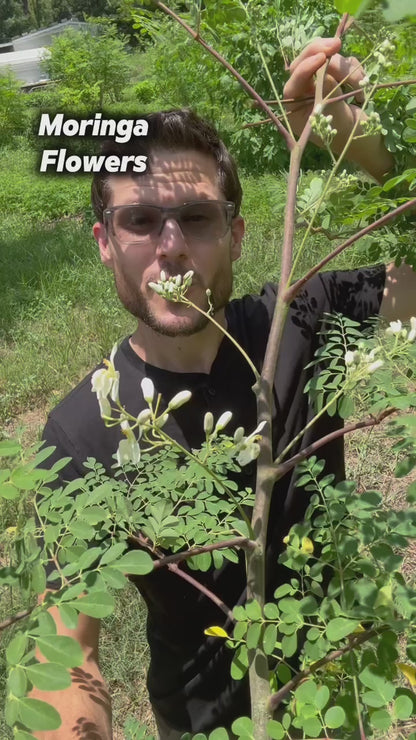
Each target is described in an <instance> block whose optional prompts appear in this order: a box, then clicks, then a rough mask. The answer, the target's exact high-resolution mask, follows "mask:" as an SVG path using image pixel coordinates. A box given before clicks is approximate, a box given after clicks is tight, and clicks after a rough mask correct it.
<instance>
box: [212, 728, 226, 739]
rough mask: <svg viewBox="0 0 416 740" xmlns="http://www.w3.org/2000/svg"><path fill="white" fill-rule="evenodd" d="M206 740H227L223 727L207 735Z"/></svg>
mask: <svg viewBox="0 0 416 740" xmlns="http://www.w3.org/2000/svg"><path fill="white" fill-rule="evenodd" d="M208 740H228V732H227V730H226V729H225V728H224V727H217V729H216V730H213V731H212V732H210V734H209V735H208Z"/></svg>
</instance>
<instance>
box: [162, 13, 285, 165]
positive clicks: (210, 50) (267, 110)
mask: <svg viewBox="0 0 416 740" xmlns="http://www.w3.org/2000/svg"><path fill="white" fill-rule="evenodd" d="M154 5H156V7H157V8H159V10H161V11H162V12H163V13H165V14H166V15H169V16H170V17H171V18H173V19H174V20H175V21H176V22H177V23H179V25H181V26H182V28H184V29H185V31H187V33H189V34H190V36H192V38H193V39H194V40H195V41H197V42H198V44H200V45H201V46H202V47H203V48H204V49H205V51H207V52H208V53H209V54H211V56H213V57H214V59H216V60H217V61H218V62H220V64H222V66H223V67H225V69H227V70H228V71H229V72H230V73H231V74H232V75H233V77H235V79H236V80H237V81H238V82H239V83H240V85H241V87H242V88H243V90H245V91H246V93H248V94H249V95H250V97H252V98H253V99H254V100H255V102H256V104H257V105H258V107H259V108H261V109H262V110H263V111H264V112H265V113H267V115H268V116H269V118H270V120H271V121H272V122H273V123H274V125H275V126H276V128H277V129H278V131H279V132H280V134H281V135H282V136H283V138H284V140H285V142H286V146H287V148H288V149H289V151H292V149H293V147H294V144H295V142H294V140H293V138H292V136H291V135H290V134H289V132H288V131H287V130H286V128H285V127H284V126H283V124H282V123H281V121H280V120H279V117H278V116H277V115H276V114H275V113H274V112H273V111H272V110H271V108H269V106H268V105H267V104H266V103H265V102H264V100H263V98H262V97H261V95H259V94H258V93H257V92H256V91H255V89H254V88H253V87H251V85H250V84H249V83H248V82H247V80H245V79H244V77H242V75H240V74H239V72H237V70H236V69H235V68H234V67H233V66H232V65H231V64H230V63H229V62H227V60H226V59H225V58H224V57H223V56H222V55H221V54H219V52H218V51H216V50H215V49H214V48H213V47H212V46H210V45H209V44H208V43H207V42H206V41H204V39H203V38H202V37H201V36H200V35H199V32H197V31H194V29H193V28H191V26H189V25H188V24H187V23H186V22H185V21H184V20H183V19H182V18H181V17H180V16H178V15H177V14H176V13H175V12H174V11H173V10H171V9H170V8H168V7H167V6H166V5H164V4H163V3H161V2H158V1H157V0H155V2H154Z"/></svg>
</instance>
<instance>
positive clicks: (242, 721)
mask: <svg viewBox="0 0 416 740" xmlns="http://www.w3.org/2000/svg"><path fill="white" fill-rule="evenodd" d="M231 730H232V731H233V732H234V734H235V735H248V736H250V735H253V733H254V725H253V720H251V719H250V717H239V718H238V719H236V720H234V722H233V723H232V725H231Z"/></svg>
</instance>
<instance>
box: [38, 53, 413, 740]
mask: <svg viewBox="0 0 416 740" xmlns="http://www.w3.org/2000/svg"><path fill="white" fill-rule="evenodd" d="M339 46H340V43H339V41H338V40H336V39H334V40H318V41H317V42H314V43H313V44H311V45H310V46H309V47H308V49H307V50H305V52H303V54H302V55H301V56H300V57H299V58H298V59H297V60H296V61H295V63H294V64H293V66H292V70H291V72H292V76H291V79H290V80H289V82H288V84H287V86H286V90H285V95H286V97H289V98H292V97H293V98H302V97H304V96H305V95H308V94H310V92H311V87H313V75H314V73H315V71H316V70H317V69H318V68H319V67H320V66H321V65H322V63H323V62H324V61H325V59H326V58H327V57H331V56H332V55H333V56H332V60H331V62H330V67H329V71H330V72H331V74H332V75H333V76H334V77H335V78H336V79H341V78H343V77H344V76H345V72H346V71H347V69H348V70H350V69H351V68H355V67H356V64H355V63H354V61H350V62H349V63H348V62H346V61H345V60H342V57H340V56H339V55H338V53H337V52H338V51H339ZM354 76H355V77H354ZM359 76H360V72H359V71H358V72H357V71H355V72H354V73H353V78H354V79H353V80H352V81H353V83H356V82H357V81H358V79H359ZM309 113H310V110H309V111H307V112H306V113H305V111H304V110H301V111H298V112H294V113H293V116H292V117H291V120H292V121H293V127H294V128H295V129H297V128H298V127H299V126H300V125H301V123H302V119H304V118H305V116H306V117H307V115H309ZM332 113H333V116H334V121H333V125H334V127H335V128H336V129H337V131H338V135H337V137H336V139H335V142H334V149H335V150H339V149H340V148H341V147H342V145H343V142H344V141H345V139H346V137H347V135H348V132H349V130H350V129H351V125H352V121H353V120H354V118H355V116H356V115H358V114H359V109H358V108H354V107H351V108H350V107H348V106H347V105H346V104H345V103H339V104H337V105H334V106H333V110H332ZM149 122H150V129H149V136H148V137H147V139H146V144H145V145H143V143H142V142H140V152H141V153H146V154H148V155H149V163H150V166H149V169H148V170H147V172H146V173H145V174H143V175H139V176H132V175H131V174H126V175H124V176H113V175H112V176H109V177H105V178H104V177H102V176H99V177H97V178H96V179H95V181H94V184H93V189H92V199H93V205H94V208H95V212H96V214H97V219H98V220H97V223H96V224H95V225H94V228H93V231H94V236H95V238H96V240H97V243H98V246H99V250H100V255H101V260H102V262H103V264H104V265H106V266H107V267H109V268H110V269H111V270H112V271H113V274H114V279H115V283H116V287H117V291H118V294H119V297H120V299H121V301H122V302H123V304H124V305H125V307H126V308H127V309H128V310H129V311H130V312H131V313H132V314H133V315H134V316H135V317H136V318H137V322H138V323H137V329H136V330H135V332H134V333H133V334H132V336H131V337H129V338H127V339H125V340H124V342H123V343H122V345H121V346H120V348H119V350H118V352H117V354H116V357H115V360H114V361H115V365H116V368H117V369H118V370H119V371H120V377H121V384H120V400H121V402H122V404H123V405H125V406H126V408H127V409H128V410H129V412H130V413H132V414H134V415H137V414H138V413H139V412H140V410H141V409H142V408H144V401H143V399H142V398H141V393H140V380H141V379H142V378H143V377H144V376H147V377H151V378H152V380H153V382H154V384H155V386H156V388H157V390H158V392H160V393H161V394H162V397H163V398H164V400H165V401H168V400H169V399H170V398H171V397H172V396H173V395H174V394H175V393H176V392H177V391H180V390H183V389H184V388H187V389H188V390H191V391H192V399H191V401H190V402H189V403H188V404H186V406H185V407H182V408H181V409H178V410H177V411H176V412H175V413H173V414H172V415H171V419H170V421H169V424H170V427H169V428H167V431H168V432H170V433H171V434H172V436H174V437H175V438H176V439H178V441H180V442H181V443H182V444H185V445H187V446H188V447H190V446H197V445H199V444H200V442H201V441H202V438H203V430H202V419H203V415H204V412H205V411H207V410H210V411H212V412H213V414H214V417H218V416H219V415H220V414H221V413H222V412H224V411H225V410H232V412H233V424H234V428H235V427H238V426H244V428H245V429H246V430H247V431H248V432H250V431H252V430H253V429H254V427H255V425H256V410H255V399H254V395H253V394H252V392H251V386H252V384H253V375H252V372H251V370H250V368H249V367H248V366H247V365H245V363H244V362H243V361H242V359H241V356H240V355H239V354H238V352H237V351H236V350H235V348H234V346H233V345H232V344H231V343H230V342H229V341H228V340H226V339H224V338H223V335H222V333H221V332H220V330H219V329H218V328H217V327H215V326H214V325H213V324H212V323H210V322H208V321H205V319H204V318H201V315H200V314H199V313H198V312H197V311H195V310H193V309H188V308H187V307H185V306H183V305H181V304H178V303H172V302H168V301H166V300H165V299H164V298H162V297H161V296H160V295H158V294H157V293H156V292H154V291H153V290H152V289H151V288H150V287H149V283H150V282H156V281H157V280H158V278H159V275H160V271H161V270H164V271H165V272H166V274H167V275H169V276H171V275H177V274H182V275H184V274H185V273H186V272H187V271H189V270H193V272H194V280H193V282H192V287H191V289H190V291H189V297H190V298H191V299H192V300H193V302H194V303H196V304H197V305H199V306H201V307H206V289H207V288H209V289H210V290H211V300H212V303H213V305H214V309H215V318H216V321H217V322H218V323H219V324H220V325H221V326H223V327H227V328H228V331H229V332H230V333H231V334H232V335H233V336H234V337H235V338H236V339H237V340H238V341H239V342H240V344H241V345H242V346H243V347H244V349H245V350H246V352H247V353H248V354H249V355H250V357H251V359H252V361H253V362H254V363H255V364H256V366H257V367H258V369H260V368H261V364H262V360H263V357H264V350H265V345H266V342H267V335H268V330H269V326H270V318H271V313H272V310H273V305H274V301H275V288H274V287H273V286H270V285H268V286H266V287H265V289H264V291H263V293H262V295H261V296H260V297H258V296H257V297H256V296H247V297H245V298H244V299H242V300H239V301H234V302H231V303H229V302H228V301H229V298H230V294H231V289H232V263H233V262H234V261H235V260H236V259H238V257H239V256H240V251H241V242H242V238H243V233H244V222H243V219H242V217H241V216H240V215H239V206H240V200H241V189H240V185H239V182H238V177H237V173H236V171H235V166H234V163H233V161H232V159H231V158H230V156H229V154H228V152H227V151H226V150H225V147H224V146H223V144H222V143H221V142H220V141H219V140H218V138H217V137H216V134H215V132H214V131H213V130H212V129H211V128H210V127H209V126H207V125H206V124H205V123H204V122H202V121H200V120H199V119H197V118H196V117H195V116H193V115H191V114H188V113H187V112H183V111H179V112H178V111H176V112H171V113H167V114H155V115H153V116H150V117H149ZM352 157H353V158H354V159H356V160H357V161H358V162H359V163H360V164H361V165H362V166H364V167H365V168H366V169H367V170H368V171H369V172H371V173H372V174H373V175H374V176H376V177H378V178H381V177H382V176H383V175H384V174H385V173H386V172H387V171H388V170H389V168H390V167H391V164H392V163H391V159H390V155H389V154H388V153H387V152H386V150H385V149H384V147H383V144H382V141H381V139H379V138H378V137H374V138H372V139H371V140H365V143H364V144H363V143H361V145H360V144H359V143H357V144H355V145H354V148H353V151H352ZM228 203H232V204H233V206H228V205H227V204H228ZM188 204H191V205H188ZM139 206H140V208H139ZM142 206H146V208H145V209H143V208H142ZM190 208H191V210H189V209H190ZM192 208H193V209H195V210H192ZM201 222H202V226H201ZM398 278H400V279H401V289H400V293H398V291H396V290H395V288H396V284H397V279H398ZM413 290H414V281H413V275H410V273H409V271H408V270H407V269H405V268H403V269H402V270H395V269H394V268H392V267H391V268H388V270H387V274H386V271H385V269H384V268H382V267H377V268H371V269H369V270H360V271H354V272H343V273H328V274H326V275H324V276H322V277H321V276H319V277H317V278H315V279H314V280H312V281H311V282H310V284H308V285H307V286H306V288H305V290H304V291H303V292H302V294H301V295H300V296H299V297H298V299H296V301H294V303H293V304H292V307H291V310H290V314H289V318H288V322H287V327H286V329H285V334H284V338H283V346H282V353H281V359H280V361H279V365H278V368H277V373H276V382H275V395H274V403H275V412H276V413H275V429H274V442H275V447H276V449H283V448H284V446H285V445H286V444H287V442H288V441H289V440H290V439H292V438H293V436H294V435H296V433H297V432H299V430H300V429H302V427H303V426H304V425H305V423H306V421H307V419H308V413H309V410H308V407H307V403H306V398H305V395H304V394H303V388H304V384H305V381H306V379H307V374H306V373H305V371H304V367H305V366H306V364H307V363H308V362H309V361H310V359H311V357H312V356H313V352H314V349H315V348H316V346H317V343H316V333H317V331H318V330H319V329H320V320H321V318H322V316H323V314H324V313H325V312H328V311H330V312H331V311H332V312H334V311H343V312H344V313H346V314H347V315H349V316H351V317H352V318H355V319H357V320H359V321H361V322H362V321H364V320H365V319H366V318H367V317H368V316H370V315H374V314H376V313H378V312H379V311H381V312H382V314H383V315H384V316H385V317H386V318H388V319H389V318H399V317H401V318H408V317H409V316H410V313H411V293H412V291H413ZM338 424H339V422H338V421H337V420H336V419H323V420H322V421H321V422H320V423H319V424H318V425H316V426H315V427H314V428H313V431H312V432H308V433H307V434H305V435H304V436H303V438H302V446H304V445H305V444H307V443H309V442H310V441H312V440H313V439H314V438H317V437H320V436H322V435H323V434H324V433H328V432H329V431H331V430H332V429H335V428H336V427H337V425H338ZM231 431H232V430H231ZM44 438H45V440H46V441H47V442H48V443H49V444H53V445H55V446H56V448H57V450H56V453H55V459H56V458H60V457H63V456H66V455H69V456H71V457H72V462H71V463H70V464H69V465H68V466H67V468H66V470H65V471H64V473H63V478H64V479H67V480H68V479H71V478H73V477H78V476H79V475H82V473H83V468H82V463H83V461H84V460H85V459H86V458H87V457H88V456H93V457H96V458H97V459H98V460H99V461H101V462H102V463H103V464H104V465H105V467H106V468H107V470H110V468H111V465H112V463H113V455H114V453H115V451H116V449H117V445H118V442H119V439H120V431H119V429H118V428H113V429H106V428H105V427H104V424H103V422H102V421H101V419H100V417H99V409H98V404H97V402H96V399H95V397H94V395H93V394H92V393H91V376H88V377H87V378H86V379H85V380H84V381H83V382H82V383H81V384H80V385H79V386H78V387H77V388H76V389H75V390H74V391H73V392H72V393H71V394H70V395H69V396H68V397H67V399H65V400H64V401H63V402H62V403H61V404H60V405H59V406H58V407H57V409H55V410H54V412H52V414H51V416H50V419H49V421H48V424H47V426H46V429H45V433H44ZM322 454H323V455H324V456H325V458H326V461H327V469H326V472H328V471H329V472H334V473H335V474H336V475H337V476H338V478H339V477H340V476H342V468H343V463H342V459H343V458H342V445H340V444H339V443H336V444H333V445H332V446H331V447H330V448H326V450H325V452H324V451H323V452H322ZM253 476H254V471H253V469H248V470H247V468H244V469H243V471H242V476H241V479H240V483H241V484H242V485H249V484H251V485H252V484H253ZM305 506H306V499H305V498H304V499H302V497H301V496H300V495H299V492H296V493H295V490H294V486H293V477H292V475H289V476H287V477H286V478H284V479H283V480H282V481H280V482H279V485H278V488H277V491H276V492H275V495H274V497H273V502H272V510H271V517H270V527H269V537H268V541H269V551H268V571H267V578H268V582H267V590H268V593H272V592H273V589H274V588H276V586H277V585H278V584H279V583H281V582H282V581H284V580H285V578H286V577H287V576H286V574H285V572H284V570H283V569H282V568H280V567H279V566H278V565H277V555H278V552H279V549H280V547H281V542H282V539H283V536H284V535H285V534H286V532H287V530H288V528H289V527H290V525H291V524H292V523H294V522H295V521H299V519H301V518H302V516H303V513H304V510H305ZM240 566H241V563H240ZM240 566H239V565H233V564H230V563H227V564H226V565H224V567H223V568H222V569H221V570H220V571H209V572H208V573H203V574H202V573H201V574H198V578H199V580H201V581H202V582H203V583H204V584H205V585H206V586H208V587H212V589H213V590H214V591H215V593H216V594H217V595H219V596H220V597H222V598H223V599H224V601H225V602H226V603H228V604H229V605H231V606H233V605H234V604H236V603H238V602H239V601H244V587H243V586H244V583H243V573H242V567H240ZM135 580H136V581H137V584H138V586H139V588H140V590H141V592H142V594H143V596H144V598H145V600H146V602H147V605H148V609H149V621H148V636H149V644H150V648H151V667H150V671H149V678H148V684H149V693H150V698H151V701H152V704H153V707H154V711H155V716H156V721H157V724H158V727H159V732H160V737H161V738H162V740H176V739H177V738H179V737H180V736H181V734H182V732H186V731H191V732H198V731H201V732H209V731H210V730H212V729H213V728H215V727H217V726H225V727H228V728H229V727H230V726H231V724H232V721H233V720H234V719H235V718H236V717H238V716H240V715H242V714H247V713H248V712H249V702H248V689H247V684H246V683H245V682H235V681H232V680H231V678H230V674H229V665H230V659H231V652H230V651H228V650H227V649H226V648H225V647H224V645H223V643H222V642H221V645H218V642H219V641H216V640H212V639H207V638H206V637H205V636H204V634H203V630H204V628H205V627H207V626H209V625H211V624H218V623H219V619H221V616H222V615H221V612H219V610H218V609H217V608H216V607H215V606H214V605H213V604H212V603H211V602H209V600H207V599H206V598H205V597H203V596H201V594H199V593H197V592H195V591H194V590H193V589H192V588H191V587H190V586H188V585H187V584H186V583H184V582H182V581H180V580H179V579H177V578H176V577H175V575H174V574H171V573H169V572H168V571H164V570H160V571H158V572H154V573H152V574H150V575H149V576H146V577H143V578H140V579H139V578H137V579H135ZM52 613H53V615H54V618H55V620H56V623H57V627H58V630H59V632H60V633H62V634H72V636H74V637H76V638H77V639H78V641H79V642H80V644H81V646H82V648H83V651H84V655H85V662H84V665H83V666H82V668H81V669H79V670H78V669H77V670H76V671H74V680H73V684H72V686H71V688H70V689H67V690H66V691H63V692H53V693H51V694H49V695H47V694H45V693H43V694H42V693H41V692H36V694H34V695H38V696H39V698H43V699H44V700H46V701H50V702H51V703H53V705H54V706H55V707H56V708H57V709H58V710H59V712H60V713H61V716H62V719H63V725H62V727H61V729H60V730H58V731H56V732H46V733H40V734H38V735H37V736H38V737H39V738H45V739H46V740H49V739H50V740H53V739H56V738H59V739H62V740H67V739H68V740H70V738H84V739H87V738H97V739H98V738H100V740H107V738H108V739H109V738H111V721H110V703H109V699H108V696H107V694H106V691H105V686H104V683H103V679H102V677H101V674H100V671H99V668H98V632H99V625H98V622H97V620H94V619H92V618H89V617H86V616H85V615H80V617H79V623H78V627H77V629H76V630H74V631H73V632H70V631H69V630H68V629H66V628H65V626H64V625H63V624H62V621H61V620H60V618H59V614H58V612H57V610H56V609H54V610H52Z"/></svg>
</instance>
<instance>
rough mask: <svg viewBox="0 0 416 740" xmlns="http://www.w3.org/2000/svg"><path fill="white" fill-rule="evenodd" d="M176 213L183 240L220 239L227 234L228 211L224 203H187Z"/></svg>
mask: <svg viewBox="0 0 416 740" xmlns="http://www.w3.org/2000/svg"><path fill="white" fill-rule="evenodd" d="M178 211H179V213H178V223H179V226H180V227H181V229H182V233H183V235H184V236H185V238H186V237H189V239H199V240H201V239H220V238H221V237H222V236H224V235H225V234H226V233H227V229H228V225H229V224H228V220H229V219H228V213H229V211H227V208H226V206H225V205H224V203H217V202H215V201H202V202H201V203H189V204H187V205H184V206H182V207H181V208H180V209H178Z"/></svg>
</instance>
